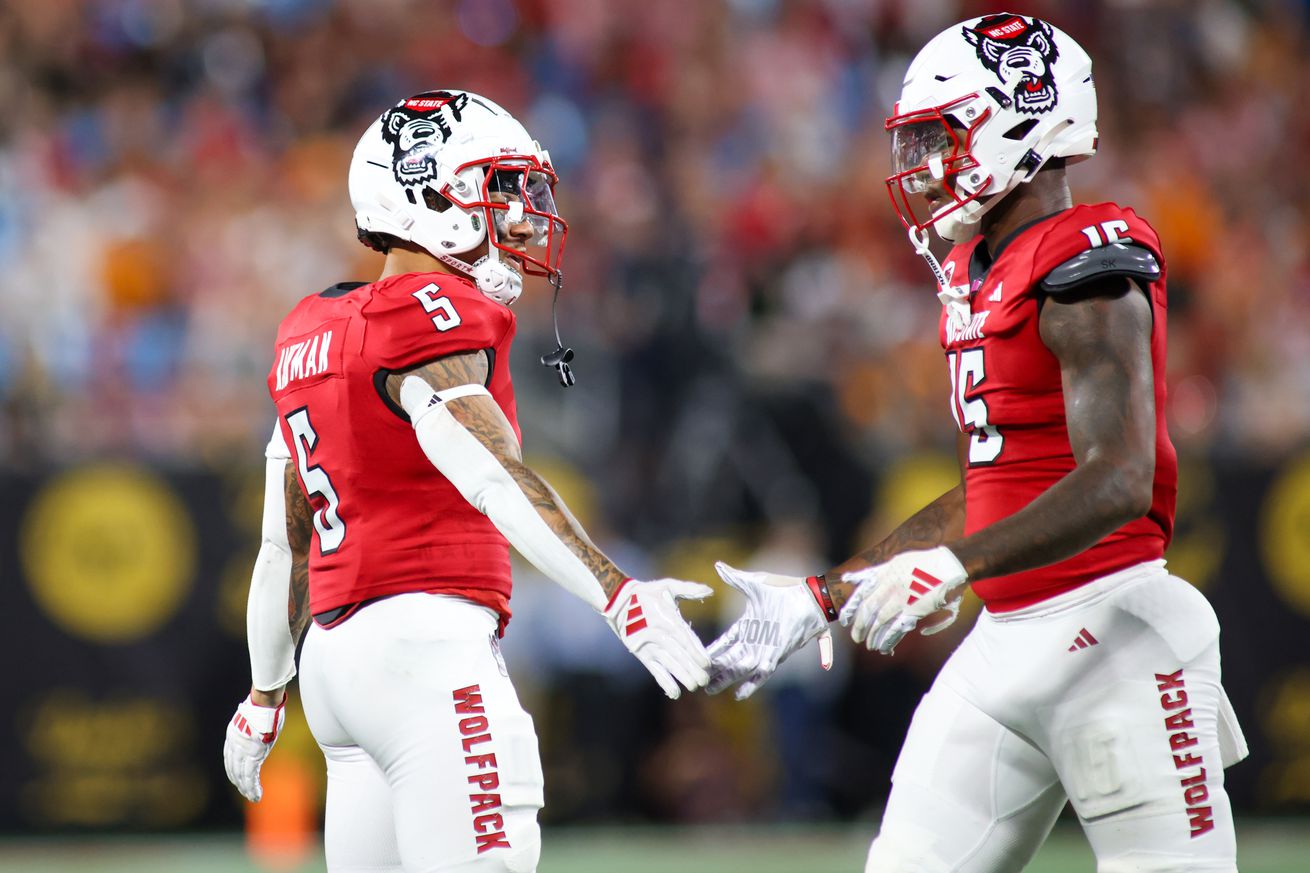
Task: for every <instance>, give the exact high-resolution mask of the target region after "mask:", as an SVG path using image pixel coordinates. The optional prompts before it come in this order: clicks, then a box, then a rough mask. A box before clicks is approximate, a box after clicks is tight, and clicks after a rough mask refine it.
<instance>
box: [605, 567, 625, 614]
mask: <svg viewBox="0 0 1310 873" xmlns="http://www.w3.org/2000/svg"><path fill="white" fill-rule="evenodd" d="M631 581H632V577H631V576H624V577H623V581H622V582H620V583H619V587H618V588H615V589H614V593H613V594H611V595H610V599H609V602H608V603H606V604H605V608H604V609H602V610H601V612H602V613H608V612H609V611H610V610H611V609H613V608H614V603H615V602H616V601H617V600H618V599H619V595H620V594H622V593H623V589H624V588H627V587H628V583H629V582H631Z"/></svg>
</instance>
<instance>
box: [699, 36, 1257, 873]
mask: <svg viewBox="0 0 1310 873" xmlns="http://www.w3.org/2000/svg"><path fill="white" fill-rule="evenodd" d="M887 129H888V131H889V132H890V133H891V136H892V154H893V163H894V167H893V169H894V171H895V172H894V175H892V176H891V177H890V178H889V179H888V180H887V181H888V186H889V190H890V192H891V195H892V201H893V203H894V204H895V206H896V209H897V212H898V213H899V214H900V216H901V218H902V220H903V222H904V223H905V225H906V227H907V229H908V231H909V235H910V239H911V241H912V243H913V244H914V246H915V248H916V250H917V251H918V252H919V253H920V254H921V255H922V256H923V257H924V258H925V259H926V260H927V261H928V263H929V264H930V266H931V268H932V270H933V274H934V276H935V277H936V279H937V282H938V286H939V288H938V290H939V297H940V298H941V301H942V303H943V311H942V316H941V321H940V325H939V334H940V340H941V344H942V348H943V349H944V351H945V353H946V370H947V373H948V375H949V388H950V394H949V400H950V407H951V412H952V415H953V417H954V419H955V423H956V425H957V428H958V429H959V458H960V466H961V473H962V476H961V482H960V484H959V485H958V486H957V487H955V488H952V489H951V490H950V491H948V492H947V493H946V494H943V495H942V496H941V497H939V498H938V499H937V500H935V501H934V502H933V503H931V504H930V505H928V506H927V507H925V508H924V509H922V510H921V511H919V512H918V513H917V514H915V515H914V516H913V517H911V518H910V519H909V520H908V521H906V522H905V523H904V524H902V525H901V526H900V527H899V528H897V529H896V530H895V531H893V532H892V534H891V535H890V536H888V537H887V538H886V539H885V540H884V541H883V542H881V543H879V544H878V545H876V546H874V547H873V548H871V549H868V550H867V551H865V552H863V553H861V554H859V555H856V556H855V557H853V558H851V559H850V560H848V561H846V562H845V563H843V564H841V565H839V566H838V567H836V568H834V569H833V570H831V571H829V572H828V573H827V574H824V575H823V576H815V577H810V578H809V579H797V578H789V577H782V576H776V575H772V574H767V573H743V572H741V571H738V570H734V569H733V568H730V567H726V566H723V565H720V568H719V570H720V573H721V574H722V575H723V577H724V578H725V580H727V581H728V582H729V583H730V584H732V585H734V587H737V588H739V589H741V590H743V591H744V592H745V593H746V595H747V598H748V606H747V610H746V614H745V616H743V619H742V620H740V621H751V620H767V621H775V622H777V623H778V626H779V632H778V633H776V634H772V635H760V634H757V635H755V636H754V637H751V636H749V635H747V634H745V633H742V632H741V630H740V627H739V625H734V626H733V627H731V628H729V630H728V632H727V633H725V634H724V635H723V636H722V637H721V638H720V639H719V640H717V641H716V642H715V643H714V644H713V645H712V646H711V648H710V654H711V656H712V659H713V662H714V666H713V668H712V670H711V674H712V676H711V683H710V686H709V690H710V691H711V692H713V691H718V690H721V689H723V688H725V687H727V686H728V685H731V684H734V683H737V682H740V683H742V684H741V686H740V689H739V691H738V694H739V696H742V695H744V694H749V693H750V692H752V691H753V690H754V689H755V688H756V687H757V686H758V685H759V684H760V683H761V682H763V681H764V680H765V679H767V677H768V675H769V674H770V673H771V672H772V670H773V669H774V668H775V667H776V666H777V663H778V662H779V661H780V660H781V659H782V658H783V657H786V655H787V654H789V653H790V652H791V651H794V650H795V649H796V648H799V647H800V646H801V645H803V644H804V643H805V642H807V641H808V640H809V639H811V638H813V637H815V636H819V635H821V634H823V633H824V632H825V630H826V628H827V626H828V622H829V621H831V620H832V619H833V618H835V617H837V616H838V614H839V611H840V618H841V620H842V622H843V624H850V625H851V626H852V631H853V636H854V639H855V641H856V642H857V643H859V642H863V643H866V644H867V645H868V646H869V647H870V648H871V649H876V650H878V651H880V652H883V653H886V654H890V653H891V651H892V649H893V647H894V646H895V645H896V644H897V642H898V641H899V640H900V639H901V638H902V637H903V636H904V635H905V634H907V633H909V632H910V631H911V630H913V629H914V628H915V627H916V626H918V624H919V623H920V622H923V621H925V620H927V619H929V618H930V617H935V621H933V622H932V623H931V624H925V626H924V628H923V632H924V633H931V632H933V631H935V630H938V629H940V628H941V627H944V626H945V625H946V624H949V623H950V622H951V621H953V620H954V618H955V615H956V613H957V611H958V609H959V599H960V596H961V594H962V592H963V590H964V588H965V586H966V585H967V586H970V587H972V589H973V591H974V592H975V593H976V594H977V595H978V596H979V597H980V598H981V599H982V601H983V603H984V604H985V606H986V609H985V611H984V612H983V613H982V615H981V617H980V618H979V620H978V622H977V624H976V625H975V626H974V628H973V629H972V631H971V632H970V633H969V635H968V636H967V637H966V638H965V640H964V641H963V642H962V644H961V645H960V647H959V648H958V649H957V650H956V651H955V652H954V653H953V654H952V656H951V658H950V659H949V661H948V662H947V663H946V665H945V666H944V667H943V668H942V671H941V673H940V674H939V676H938V678H937V681H936V682H935V683H934V684H933V686H932V688H931V690H930V691H929V692H928V693H927V694H926V695H925V697H924V699H923V701H922V703H921V704H920V706H919V709H918V711H917V712H916V714H915V716H914V720H913V723H912V725H911V727H910V729H909V733H908V735H907V737H906V740H905V744H904V746H903V748H902V751H901V755H900V758H899V760H898V762H897V765H896V769H895V772H894V775H893V779H892V790H891V795H890V797H889V799H888V802H887V807H886V813H885V815H884V817H883V822H882V828H881V831H880V833H879V835H878V838H877V839H876V840H875V841H874V843H873V845H872V847H871V849H870V851H869V858H868V864H867V867H866V869H867V870H868V871H870V873H875V871H876V873H902V871H904V873H909V871H927V870H931V871H969V873H984V871H986V873H997V871H1017V870H1020V869H1022V868H1023V867H1024V865H1026V864H1027V863H1028V861H1029V860H1031V858H1032V857H1033V855H1034V853H1035V852H1036V851H1037V848H1038V847H1039V846H1040V845H1041V843H1042V841H1043V840H1044V839H1045V837H1046V834H1047V833H1048V832H1049V830H1050V828H1051V826H1052V825H1053V823H1054V822H1055V819H1056V816H1057V815H1058V814H1059V812H1060V810H1061V809H1062V808H1063V807H1064V805H1065V802H1066V800H1068V801H1071V802H1072V803H1073V807H1074V809H1075V811H1076V812H1077V814H1078V816H1079V820H1080V821H1081V823H1082V825H1083V829H1084V831H1085V832H1086V834H1087V837H1088V840H1089V841H1090V843H1091V845H1092V848H1093V850H1094V851H1095V853H1096V857H1097V864H1098V869H1099V870H1102V871H1128V870H1151V871H1178V873H1182V871H1189V873H1195V871H1215V873H1218V871H1235V870H1236V869H1237V867H1236V863H1235V856H1236V848H1235V837H1234V833H1233V821H1232V813H1231V810H1230V807H1229V803H1228V798H1227V795H1226V794H1225V791H1224V783H1223V771H1224V768H1225V767H1227V766H1228V765H1230V764H1232V763H1234V762H1235V761H1237V760H1240V759H1241V758H1242V757H1244V756H1245V753H1246V748H1245V741H1244V739H1243V737H1242V733H1241V730H1240V727H1239V726H1238V725H1237V723H1236V720H1235V718H1234V717H1233V713H1232V709H1231V706H1230V705H1229V703H1228V698H1227V696H1226V694H1225V693H1224V690H1223V687H1222V685H1221V684H1220V660H1219V624H1218V622H1217V620H1216V618H1215V614H1214V611H1213V610H1212V609H1211V607H1210V605H1209V603H1208V602H1207V601H1206V599H1205V598H1204V597H1203V596H1202V595H1201V594H1200V593H1198V592H1197V591H1196V590H1195V589H1194V588H1192V586H1191V585H1189V584H1188V583H1186V582H1184V581H1183V580H1181V579H1178V578H1177V577H1174V576H1172V575H1170V574H1169V572H1168V571H1167V570H1166V569H1165V563H1164V550H1165V547H1166V546H1167V545H1168V543H1169V538H1170V535H1171V533H1172V529H1173V520H1174V498H1175V493H1176V484H1177V461H1176V458H1175V455H1174V449H1173V446H1172V444H1171V443H1170V441H1169V435H1168V432H1167V430H1166V427H1165V416H1164V403H1165V318H1166V295H1165V264H1164V256H1163V253H1162V250H1161V245H1160V241H1159V239H1158V238H1157V237H1156V234H1155V231H1153V230H1152V229H1151V226H1150V225H1149V224H1147V223H1146V222H1145V221H1144V220H1142V219H1141V218H1139V217H1138V216H1137V214H1136V213H1134V212H1133V211H1132V210H1131V209H1126V208H1123V207H1120V206H1117V205H1115V204H1113V203H1101V204H1096V205H1074V203H1073V201H1072V198H1071V195H1070V191H1069V186H1068V183H1067V181H1066V178H1065V166H1066V165H1067V164H1069V163H1071V162H1073V161H1077V160H1081V159H1084V158H1086V157H1089V156H1091V155H1092V154H1094V152H1095V151H1096V145H1097V132H1096V95H1095V90H1094V86H1093V82H1092V69H1091V60H1090V59H1089V58H1088V56H1087V54H1086V53H1085V52H1084V51H1083V50H1082V49H1081V48H1080V47H1079V46H1078V44H1077V43H1076V42H1074V41H1073V40H1072V39H1071V38H1070V37H1069V36H1068V35H1066V34H1064V33H1063V32H1061V31H1059V30H1058V29H1056V28H1055V27H1053V26H1051V25H1050V24H1049V23H1047V22H1045V21H1042V20H1040V19H1035V18H1029V17H1025V16H1019V15H1011V14H1008V13H1004V14H997V15H989V16H985V17H983V18H976V19H972V20H970V21H966V22H963V23H961V24H958V25H955V26H954V27H951V28H949V29H947V30H946V31H944V32H943V33H941V34H940V35H938V36H937V37H936V38H934V39H933V40H932V41H931V42H929V43H928V44H927V46H925V47H924V49H923V50H922V51H921V52H920V53H919V55H918V56H917V57H916V58H915V60H914V61H913V63H912V64H911V65H910V68H909V72H908V73H907V74H906V78H905V82H904V87H903V90H902V92H901V97H900V100H899V101H898V103H897V105H896V107H895V110H894V112H893V115H892V116H891V118H889V119H888V121H887ZM928 228H932V229H934V230H935V231H936V232H937V233H938V234H939V235H940V236H941V237H942V238H943V239H945V240H948V241H951V242H953V243H954V244H955V247H954V248H953V249H952V250H951V252H950V254H949V255H948V256H947V257H946V259H945V261H944V263H941V264H939V263H938V262H937V261H936V259H935V258H934V257H933V255H932V253H931V252H930V251H929V249H928V232H927V229H928ZM828 580H831V581H832V584H831V585H829V582H828ZM761 639H763V640H764V641H763V642H761ZM775 641H776V644H774V643H775Z"/></svg>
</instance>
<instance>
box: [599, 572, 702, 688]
mask: <svg viewBox="0 0 1310 873" xmlns="http://www.w3.org/2000/svg"><path fill="white" fill-rule="evenodd" d="M713 593H714V589H713V588H710V587H709V586H708V585H701V584H699V583H697V582H684V581H682V580H681V579H655V580H653V581H651V582H638V581H637V580H635V579H628V580H627V581H626V582H624V583H623V584H622V585H620V586H619V590H618V591H615V592H614V596H613V597H611V598H610V602H609V605H608V606H606V607H605V609H604V611H603V612H602V613H601V614H602V615H604V616H605V621H607V622H609V626H610V627H611V628H613V629H614V633H616V634H618V635H619V639H620V640H622V642H623V645H625V646H627V647H628V651H629V652H632V654H634V655H636V656H637V660H638V661H641V663H642V666H644V667H645V668H646V669H647V670H649V671H650V675H652V676H654V677H655V681H656V682H658V683H659V685H660V687H661V688H663V689H664V693H665V694H667V695H668V696H669V697H670V698H671V699H673V700H677V699H678V696H679V695H680V694H682V689H681V688H679V687H678V683H679V682H681V683H682V685H683V686H684V687H685V688H686V689H687V690H688V691H695V690H696V689H697V688H703V687H704V686H705V683H706V682H708V681H710V674H709V668H710V656H709V655H708V654H706V652H705V646H704V644H702V643H701V641H700V639H698V638H697V636H696V634H695V633H694V632H692V629H691V625H689V624H687V622H686V620H685V619H684V618H683V617H682V614H681V613H680V612H678V604H677V602H676V601H678V600H704V599H705V598H706V597H709V596H710V595H711V594H713Z"/></svg>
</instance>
